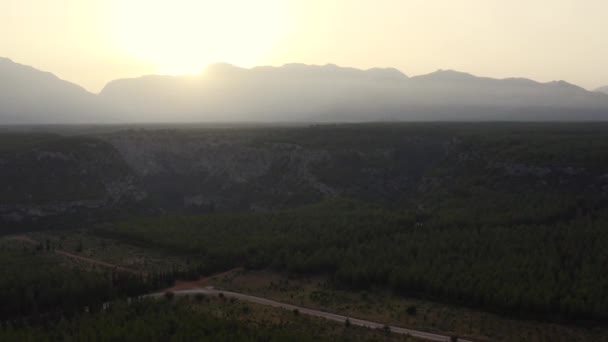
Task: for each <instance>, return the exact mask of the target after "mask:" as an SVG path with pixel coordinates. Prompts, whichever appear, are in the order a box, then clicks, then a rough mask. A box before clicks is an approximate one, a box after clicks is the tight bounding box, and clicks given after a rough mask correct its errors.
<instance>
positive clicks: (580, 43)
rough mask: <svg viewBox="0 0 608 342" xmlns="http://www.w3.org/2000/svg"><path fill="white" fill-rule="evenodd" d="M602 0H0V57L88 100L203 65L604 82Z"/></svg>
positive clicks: (607, 74) (607, 50)
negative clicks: (116, 86)
mask: <svg viewBox="0 0 608 342" xmlns="http://www.w3.org/2000/svg"><path fill="white" fill-rule="evenodd" d="M607 18H608V1H606V0H509V1H505V0H255V1H253V0H215V1H212V0H53V1H50V0H0V56H4V57H8V58H11V59H13V60H14V61H16V62H19V63H22V64H28V65H32V66H34V67H36V68H39V69H42V70H46V71H51V72H53V73H55V74H57V75H58V76H59V77H61V78H64V79H66V80H69V81H72V82H76V83H78V84H80V85H82V86H84V87H85V88H87V89H89V90H92V91H99V90H100V89H101V88H102V87H103V85H104V84H105V83H106V82H108V81H109V80H112V79H115V78H121V77H132V76H139V75H142V74H150V73H167V74H179V73H197V72H199V71H201V70H203V69H204V67H205V66H206V65H207V64H209V63H212V62H229V63H233V64H236V65H239V66H244V67H251V66H255V65H282V64H284V63H290V62H303V63H310V64H325V63H335V64H338V65H342V66H352V67H358V68H370V67H376V66H380V67H385V66H392V67H396V68H398V69H400V70H402V71H403V72H405V73H406V74H408V75H416V74H423V73H428V72H432V71H434V70H436V69H440V68H441V69H457V70H461V71H467V72H471V73H474V74H477V75H480V76H490V77H510V76H521V77H528V78H532V79H536V80H539V81H551V80H559V79H564V80H567V81H569V82H572V83H576V84H579V85H581V86H584V87H586V88H596V87H598V86H600V85H606V84H608V20H607Z"/></svg>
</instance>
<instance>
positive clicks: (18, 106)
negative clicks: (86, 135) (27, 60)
mask: <svg viewBox="0 0 608 342" xmlns="http://www.w3.org/2000/svg"><path fill="white" fill-rule="evenodd" d="M100 109H101V105H100V104H99V103H98V101H97V97H96V96H95V95H94V94H91V93H89V92H87V91H86V90H84V89H83V88H81V87H80V86H78V85H75V84H73V83H70V82H66V81H63V80H61V79H59V78H58V77H57V76H55V75H53V74H51V73H47V72H42V71H39V70H36V69H34V68H32V67H29V66H25V65H21V64H17V63H14V62H13V61H11V60H9V59H6V58H0V123H3V124H13V123H66V122H74V123H80V122H94V121H98V120H100V119H101V118H100V117H99V115H94V113H96V114H99V113H100ZM102 121H105V120H102Z"/></svg>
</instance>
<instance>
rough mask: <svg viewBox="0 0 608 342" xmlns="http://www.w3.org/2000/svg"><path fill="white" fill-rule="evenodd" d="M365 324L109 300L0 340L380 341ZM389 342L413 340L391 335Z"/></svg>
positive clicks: (257, 310)
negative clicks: (344, 324) (98, 309)
mask: <svg viewBox="0 0 608 342" xmlns="http://www.w3.org/2000/svg"><path fill="white" fill-rule="evenodd" d="M383 337H384V336H383V334H382V333H380V332H376V331H373V330H368V329H364V328H354V327H349V328H348V329H346V328H344V327H342V326H340V325H339V324H337V323H335V324H334V323H328V322H325V321H323V320H320V319H313V318H310V317H305V316H298V317H293V316H292V315H289V312H287V311H284V310H280V309H268V308H261V307H257V306H253V305H249V304H245V303H238V302H235V303H231V302H229V301H224V300H214V299H207V298H202V299H199V300H196V301H195V302H193V301H191V300H187V299H179V300H178V299H176V301H174V300H171V301H169V300H166V299H159V300H142V301H134V302H133V303H131V304H127V303H125V302H114V303H111V304H110V305H109V307H108V309H107V310H105V311H104V312H100V313H95V314H81V315H79V316H78V317H75V318H74V319H70V320H61V321H59V322H57V323H55V324H50V325H47V326H46V327H42V326H37V325H33V326H32V325H18V326H12V325H8V326H7V327H4V328H0V340H2V341H117V340H119V341H142V340H145V341H213V342H216V341H226V342H228V341H269V342H274V341H285V342H287V341H289V342H291V341H302V342H304V341H311V342H312V341H383V340H385V337H384V338H383ZM391 341H414V339H412V338H408V337H405V336H404V337H398V336H395V337H394V338H392V339H391Z"/></svg>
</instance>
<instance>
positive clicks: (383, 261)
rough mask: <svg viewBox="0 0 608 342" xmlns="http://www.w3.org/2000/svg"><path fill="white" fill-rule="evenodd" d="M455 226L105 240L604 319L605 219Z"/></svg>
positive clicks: (154, 228)
mask: <svg viewBox="0 0 608 342" xmlns="http://www.w3.org/2000/svg"><path fill="white" fill-rule="evenodd" d="M539 210H540V212H543V210H542V208H541V209H539ZM450 215H452V212H451V211H446V212H442V211H441V209H439V210H437V211H435V212H432V213H428V212H427V213H424V215H420V214H419V213H416V212H408V211H389V210H386V209H382V208H380V207H378V206H373V205H366V204H362V203H359V202H354V201H340V200H336V201H331V202H327V203H324V204H320V205H315V206H311V207H306V208H302V209H298V210H292V211H287V212H282V213H266V214H243V215H208V216H202V217H178V218H162V219H140V220H133V221H129V222H125V223H122V224H118V225H116V226H115V227H114V228H109V229H106V230H105V231H103V232H102V233H104V234H110V235H111V236H113V237H117V238H124V239H127V240H128V241H131V242H134V243H143V244H147V245H149V246H155V247H161V248H164V249H166V250H170V251H174V252H175V253H189V254H191V255H193V256H196V257H198V258H199V259H200V260H202V264H203V265H207V267H208V268H209V269H211V270H220V269H228V268H232V267H236V266H246V267H249V268H258V269H259V268H267V267H272V268H274V269H276V270H279V271H288V272H293V273H300V274H318V273H321V274H335V276H334V280H335V281H336V283H337V284H338V285H340V286H343V287H349V288H353V289H367V288H370V287H372V286H385V287H390V288H392V289H394V290H396V291H399V292H402V293H404V294H423V295H428V296H433V297H440V298H443V299H445V300H450V301H456V302H461V303H466V304H468V305H479V306H483V307H486V308H493V309H498V310H506V311H509V312H512V313H519V312H529V313H540V314H548V315H551V314H557V313H559V314H562V315H564V316H567V317H571V318H596V319H605V318H606V317H608V316H607V315H608V311H607V309H606V308H608V302H606V300H607V298H608V293H606V289H608V278H606V277H605V276H604V274H603V272H602V270H603V269H604V268H605V267H606V262H607V261H608V252H607V250H606V249H605V248H604V246H605V245H606V244H608V232H607V231H606V230H605V229H604V228H605V227H606V226H607V224H608V213H607V212H604V211H599V212H597V213H594V215H593V216H581V217H573V218H571V219H568V220H565V221H563V222H558V223H555V222H552V223H551V224H550V225H545V224H540V223H535V224H531V223H528V224H523V223H519V224H513V223H511V224H508V221H507V223H506V224H504V225H502V224H479V220H478V219H477V218H476V217H473V218H471V220H470V221H466V220H464V218H463V217H461V216H460V217H459V218H458V219H455V218H451V217H450ZM500 217H501V216H499V217H498V218H497V219H499V218H500ZM465 218H466V217H465ZM488 222H492V221H488Z"/></svg>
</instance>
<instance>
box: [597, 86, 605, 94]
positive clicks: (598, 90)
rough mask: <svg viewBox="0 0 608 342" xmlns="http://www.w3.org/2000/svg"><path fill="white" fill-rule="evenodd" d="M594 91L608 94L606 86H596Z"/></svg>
mask: <svg viewBox="0 0 608 342" xmlns="http://www.w3.org/2000/svg"><path fill="white" fill-rule="evenodd" d="M595 91H597V92H600V93H605V94H608V86H605V87H600V88H597V89H596V90H595Z"/></svg>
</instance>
